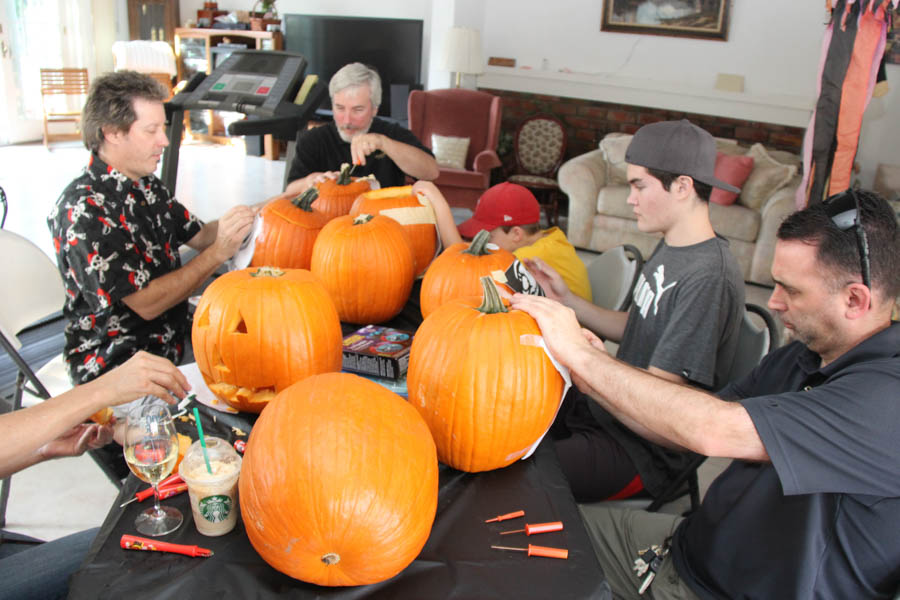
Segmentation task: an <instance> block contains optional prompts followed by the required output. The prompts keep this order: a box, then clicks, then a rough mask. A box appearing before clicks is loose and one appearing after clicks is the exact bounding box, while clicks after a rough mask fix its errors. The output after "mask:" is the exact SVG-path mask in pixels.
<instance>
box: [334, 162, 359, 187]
mask: <svg viewBox="0 0 900 600" xmlns="http://www.w3.org/2000/svg"><path fill="white" fill-rule="evenodd" d="M355 168H356V165H351V164H350V163H343V164H342V165H341V173H340V175H338V178H337V182H336V183H337V184H338V185H350V174H351V173H353V169H355Z"/></svg>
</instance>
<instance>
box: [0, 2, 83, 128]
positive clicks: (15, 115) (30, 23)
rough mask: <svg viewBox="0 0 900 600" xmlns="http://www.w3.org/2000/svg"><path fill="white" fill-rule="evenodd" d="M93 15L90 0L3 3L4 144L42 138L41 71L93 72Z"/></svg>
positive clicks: (0, 121) (0, 87)
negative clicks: (69, 68) (85, 69)
mask: <svg viewBox="0 0 900 600" xmlns="http://www.w3.org/2000/svg"><path fill="white" fill-rule="evenodd" d="M92 13H93V11H92V2H91V1H90V0H4V1H3V2H2V3H0V28H2V31H0V62H2V68H0V97H2V99H3V105H4V106H3V110H0V144H3V145H5V144H16V143H21V142H28V141H35V140H40V139H41V138H42V118H41V115H42V111H41V93H40V69H41V67H52V68H57V67H86V68H87V69H88V71H89V72H92V71H93V69H94V64H95V61H94V48H93V45H94V37H93V29H92V22H93V17H92ZM91 74H92V75H93V73H91ZM80 109H81V107H80V106H76V107H72V110H80Z"/></svg>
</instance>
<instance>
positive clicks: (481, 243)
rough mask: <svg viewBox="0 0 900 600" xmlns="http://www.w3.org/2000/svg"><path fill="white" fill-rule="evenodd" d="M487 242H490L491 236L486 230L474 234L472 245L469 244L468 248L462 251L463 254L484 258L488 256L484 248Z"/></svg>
mask: <svg viewBox="0 0 900 600" xmlns="http://www.w3.org/2000/svg"><path fill="white" fill-rule="evenodd" d="M489 241H491V234H490V233H489V232H488V231H487V230H486V229H482V230H481V231H479V232H478V233H477V234H475V237H474V238H472V243H470V244H469V247H468V248H466V249H465V250H463V254H471V255H473V256H485V255H486V254H490V252H488V249H487V248H486V246H487V244H488V242H489Z"/></svg>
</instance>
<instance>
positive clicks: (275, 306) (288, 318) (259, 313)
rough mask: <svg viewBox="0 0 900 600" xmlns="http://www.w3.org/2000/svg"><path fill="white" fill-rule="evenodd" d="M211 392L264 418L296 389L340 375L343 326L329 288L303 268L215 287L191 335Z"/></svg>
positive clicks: (236, 275)
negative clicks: (277, 399)
mask: <svg viewBox="0 0 900 600" xmlns="http://www.w3.org/2000/svg"><path fill="white" fill-rule="evenodd" d="M191 340H192V342H193V345H194V356H195V357H196V359H197V366H198V367H199V369H200V372H201V373H202V374H203V379H204V380H205V381H206V383H207V385H208V386H209V389H210V390H212V392H213V393H214V394H215V395H216V396H217V397H219V398H220V399H222V400H224V401H225V402H227V403H228V404H229V405H230V406H232V407H234V408H236V409H238V410H241V411H247V412H257V413H258V412H260V411H261V410H262V409H263V408H264V407H265V405H266V404H267V403H268V401H269V400H270V399H271V398H273V397H274V396H275V394H277V393H278V392H280V391H281V390H283V389H285V388H287V387H288V386H290V385H291V384H292V383H294V382H296V381H299V380H301V379H303V378H305V377H308V376H310V375H315V374H318V373H326V372H329V371H340V369H341V356H342V353H341V340H342V336H341V323H340V321H339V319H338V315H337V309H335V307H334V302H332V300H331V297H330V296H329V295H328V292H327V291H326V290H325V288H324V286H322V284H321V283H319V281H318V280H317V279H316V278H315V277H314V276H313V275H312V273H310V272H309V271H305V270H303V269H287V270H284V271H282V270H279V269H274V268H269V267H263V268H260V269H254V268H250V269H243V270H240V271H232V272H230V273H226V274H225V275H222V276H221V277H219V278H218V279H216V280H215V281H213V282H212V283H211V284H210V285H209V287H207V288H206V291H204V292H203V296H202V297H201V298H200V303H199V304H198V305H197V310H196V312H195V313H194V326H193V330H192V334H191Z"/></svg>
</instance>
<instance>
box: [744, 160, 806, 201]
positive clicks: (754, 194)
mask: <svg viewBox="0 0 900 600" xmlns="http://www.w3.org/2000/svg"><path fill="white" fill-rule="evenodd" d="M746 156H750V157H752V158H753V172H752V173H750V177H748V178H747V181H746V182H745V183H744V186H743V187H742V188H741V204H743V205H744V206H746V207H748V208H752V209H754V210H760V209H761V208H762V207H763V205H764V204H765V203H766V202H767V201H768V200H769V198H771V197H772V194H773V193H775V191H777V190H778V189H779V188H781V187H783V186H785V185H787V183H788V182H789V181H790V180H791V178H792V177H794V175H796V174H797V165H785V164H782V163H780V162H778V161H777V160H775V159H774V158H772V156H770V155H769V153H768V151H766V148H765V146H763V145H762V144H753V145H752V146H750V150H749V151H747V154H746Z"/></svg>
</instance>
